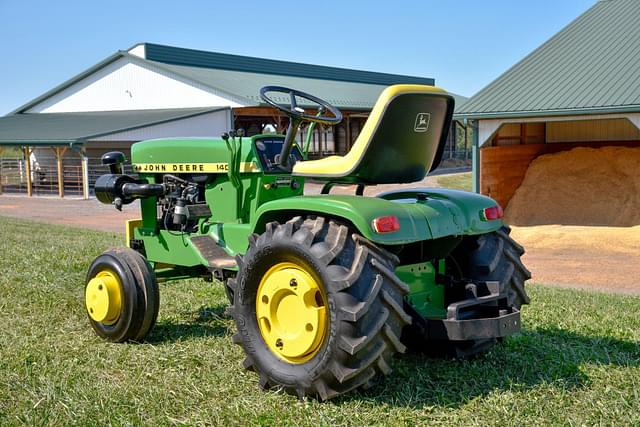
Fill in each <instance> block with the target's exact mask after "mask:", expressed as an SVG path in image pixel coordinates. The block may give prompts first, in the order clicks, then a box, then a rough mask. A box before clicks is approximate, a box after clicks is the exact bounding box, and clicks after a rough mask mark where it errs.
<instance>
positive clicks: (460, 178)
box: [437, 172, 471, 191]
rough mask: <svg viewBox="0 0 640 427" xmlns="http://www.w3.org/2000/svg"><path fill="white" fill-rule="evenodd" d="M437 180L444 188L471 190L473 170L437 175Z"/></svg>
mask: <svg viewBox="0 0 640 427" xmlns="http://www.w3.org/2000/svg"><path fill="white" fill-rule="evenodd" d="M437 181H438V186H439V187H442V188H451V189H454V190H464V191H471V172H465V173H454V174H451V175H441V176H438V177H437Z"/></svg>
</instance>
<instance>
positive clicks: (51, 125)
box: [0, 108, 225, 146]
mask: <svg viewBox="0 0 640 427" xmlns="http://www.w3.org/2000/svg"><path fill="white" fill-rule="evenodd" d="M223 109H225V108H222V109H221V108H179V109H166V110H136V111H100V112H87V113H35V114H14V115H11V116H6V117H0V144H1V145H27V144H28V145H31V146H34V145H48V146H50V145H73V144H75V143H78V142H82V141H86V140H87V139H90V138H96V137H99V136H104V135H109V134H112V133H116V132H123V131H127V130H133V129H138V128H142V127H146V126H151V125H157V124H160V123H167V122H171V121H174V120H181V119H185V118H188V117H194V116H198V115H201V114H206V113H210V112H213V111H218V110H223Z"/></svg>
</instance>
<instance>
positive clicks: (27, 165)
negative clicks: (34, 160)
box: [23, 146, 33, 197]
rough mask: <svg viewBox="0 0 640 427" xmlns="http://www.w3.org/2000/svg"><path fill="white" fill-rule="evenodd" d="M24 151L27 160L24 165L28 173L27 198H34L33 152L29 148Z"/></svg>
mask: <svg viewBox="0 0 640 427" xmlns="http://www.w3.org/2000/svg"><path fill="white" fill-rule="evenodd" d="M23 151H24V158H25V162H24V165H25V169H26V172H27V196H29V197H31V196H33V185H32V182H31V153H32V152H33V150H32V149H31V148H29V147H28V146H27V147H24V148H23Z"/></svg>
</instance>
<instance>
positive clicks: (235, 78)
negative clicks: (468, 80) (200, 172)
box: [11, 43, 467, 114]
mask: <svg viewBox="0 0 640 427" xmlns="http://www.w3.org/2000/svg"><path fill="white" fill-rule="evenodd" d="M140 46H141V47H144V52H145V53H144V57H142V56H140V55H136V54H132V53H133V51H135V50H136V48H137V47H140ZM123 57H126V58H129V59H130V60H131V61H133V62H136V63H140V64H148V65H152V66H154V67H156V68H160V69H162V70H165V71H167V72H169V73H171V74H174V75H176V76H177V77H181V78H183V79H186V80H188V81H191V82H194V83H198V84H201V85H203V86H205V87H208V88H210V89H212V90H214V91H216V92H218V93H226V94H227V95H228V96H229V98H230V99H234V100H238V101H240V102H242V103H245V104H247V105H261V104H262V101H261V100H260V98H259V89H260V88H261V87H262V86H266V85H283V86H290V87H294V88H296V89H300V90H302V91H306V92H310V93H312V94H314V95H317V96H320V97H321V98H323V99H326V100H327V101H329V102H330V103H332V104H334V105H336V106H337V107H340V108H345V109H355V110H365V109H370V108H372V107H373V105H374V104H375V101H376V100H377V98H378V95H379V94H380V93H381V92H382V91H383V90H384V88H385V87H387V86H389V85H391V84H397V83H413V84H424V85H431V86H432V85H434V82H435V81H434V79H432V78H423V77H414V76H405V75H399V74H387V73H377V72H370V71H361V70H352V69H346V68H337V67H326V66H321V65H310V64H301V63H297V62H287V61H278V60H270V59H263V58H254V57H247V56H239V55H230V54H223V53H216V52H207V51H200V50H193V49H183V48H177V47H171V46H163V45H157V44H152V43H141V44H138V45H136V46H134V47H133V48H131V49H129V50H128V51H119V52H117V53H116V54H114V55H111V56H110V57H108V58H106V59H105V60H103V61H101V62H100V63H98V64H96V65H95V66H93V67H91V68H89V69H88V70H85V71H83V72H82V73H80V74H78V75H77V76H75V77H73V78H71V79H70V80H68V81H66V82H64V83H62V84H61V85H59V86H57V87H55V88H53V89H52V90H50V91H48V92H47V93H44V94H43V95H41V96H39V97H38V98H36V99H34V100H32V101H30V102H29V103H27V104H25V105H23V106H21V107H19V108H18V109H16V110H15V111H13V112H12V113H11V114H15V113H23V112H25V111H28V110H29V109H30V108H32V107H34V106H35V105H37V104H39V103H40V102H42V101H44V100H46V99H47V98H49V97H51V96H53V95H55V94H57V93H59V92H61V91H62V90H64V89H66V88H68V87H70V86H72V85H73V84H75V83H77V82H78V81H80V80H82V79H84V78H86V77H88V76H89V75H91V74H93V73H95V72H96V71H98V70H100V69H102V68H104V67H106V66H107V65H109V64H111V63H113V62H115V61H117V60H118V59H120V58H123ZM452 95H453V96H454V97H455V98H456V101H457V103H458V104H461V103H463V102H464V101H466V99H467V98H465V97H462V96H459V95H455V94H452Z"/></svg>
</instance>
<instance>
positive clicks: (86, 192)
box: [79, 148, 89, 200]
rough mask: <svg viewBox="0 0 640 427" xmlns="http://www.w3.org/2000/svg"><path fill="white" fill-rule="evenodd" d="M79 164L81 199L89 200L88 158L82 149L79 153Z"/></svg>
mask: <svg viewBox="0 0 640 427" xmlns="http://www.w3.org/2000/svg"><path fill="white" fill-rule="evenodd" d="M79 154H80V162H81V165H82V198H83V199H85V200H88V199H89V157H87V153H86V152H85V150H84V148H83V149H82V150H81V151H80V153H79Z"/></svg>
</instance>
